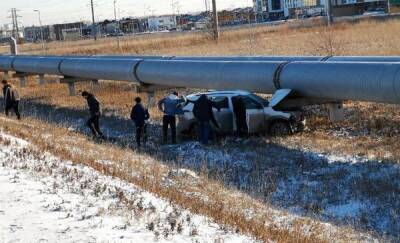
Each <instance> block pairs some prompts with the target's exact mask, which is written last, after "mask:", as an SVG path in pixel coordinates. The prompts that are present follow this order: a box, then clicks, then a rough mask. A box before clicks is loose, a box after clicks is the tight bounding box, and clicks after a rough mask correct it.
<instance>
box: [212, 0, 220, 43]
mask: <svg viewBox="0 0 400 243" xmlns="http://www.w3.org/2000/svg"><path fill="white" fill-rule="evenodd" d="M212 7H213V32H214V40H218V39H219V26H218V10H217V0H212Z"/></svg>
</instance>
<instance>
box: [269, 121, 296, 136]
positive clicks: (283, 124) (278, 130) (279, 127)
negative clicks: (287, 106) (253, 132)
mask: <svg viewBox="0 0 400 243" xmlns="http://www.w3.org/2000/svg"><path fill="white" fill-rule="evenodd" d="M268 133H269V135H271V136H274V137H276V136H287V135H290V134H291V133H292V129H291V127H290V124H289V122H287V121H281V120H279V121H275V122H273V123H272V124H271V125H270V126H269V129H268Z"/></svg>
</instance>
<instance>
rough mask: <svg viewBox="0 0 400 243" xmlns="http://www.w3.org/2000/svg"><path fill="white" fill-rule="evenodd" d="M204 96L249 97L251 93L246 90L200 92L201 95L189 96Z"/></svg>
mask: <svg viewBox="0 0 400 243" xmlns="http://www.w3.org/2000/svg"><path fill="white" fill-rule="evenodd" d="M202 94H205V95H207V96H209V95H249V94H251V93H250V92H248V91H245V90H221V91H208V92H200V93H195V94H190V95H188V96H199V95H202Z"/></svg>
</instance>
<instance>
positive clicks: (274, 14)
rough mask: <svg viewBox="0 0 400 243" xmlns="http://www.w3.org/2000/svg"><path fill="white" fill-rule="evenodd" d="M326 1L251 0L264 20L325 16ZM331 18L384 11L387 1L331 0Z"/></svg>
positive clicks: (255, 9)
mask: <svg viewBox="0 0 400 243" xmlns="http://www.w3.org/2000/svg"><path fill="white" fill-rule="evenodd" d="M326 1H327V0H253V4H254V6H253V8H254V11H255V12H257V15H258V16H265V17H264V18H263V19H265V20H269V21H271V20H278V19H287V18H303V17H311V16H318V15H326V5H327V4H326ZM331 6H332V15H333V16H351V15H360V14H363V13H365V12H366V11H368V10H370V9H378V8H381V9H386V8H387V1H379V0H331Z"/></svg>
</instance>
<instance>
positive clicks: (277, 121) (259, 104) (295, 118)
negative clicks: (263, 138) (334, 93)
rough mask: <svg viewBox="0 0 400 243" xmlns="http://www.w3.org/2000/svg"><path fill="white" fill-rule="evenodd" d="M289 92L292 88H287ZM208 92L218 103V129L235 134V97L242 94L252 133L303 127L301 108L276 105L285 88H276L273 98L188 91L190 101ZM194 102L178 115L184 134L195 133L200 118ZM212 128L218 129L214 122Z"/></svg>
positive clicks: (278, 132)
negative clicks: (196, 113)
mask: <svg viewBox="0 0 400 243" xmlns="http://www.w3.org/2000/svg"><path fill="white" fill-rule="evenodd" d="M288 92H290V91H288ZM202 94H205V95H207V97H208V98H209V99H210V100H211V101H213V102H214V103H216V104H217V106H218V107H219V108H220V110H219V111H218V110H217V109H216V108H213V113H214V117H215V119H216V121H217V122H218V125H219V127H220V129H218V132H219V133H224V134H232V133H234V132H235V131H236V130H237V129H236V117H235V115H234V112H233V104H232V98H233V97H235V96H241V97H242V98H243V100H244V103H245V107H246V122H247V127H248V133H249V134H270V135H274V136H276V135H288V134H292V133H294V132H299V131H302V130H303V129H304V127H305V119H304V116H303V113H302V111H301V110H291V111H281V110H278V109H276V107H277V105H278V104H279V103H280V102H281V101H282V100H283V99H284V98H285V97H286V96H287V95H288V93H287V92H285V90H282V92H277V93H276V94H275V95H274V96H273V97H272V99H271V100H270V101H268V100H266V99H264V98H261V97H260V96H257V95H255V94H253V93H250V92H247V91H240V90H239V91H214V92H205V93H197V94H191V95H188V96H187V97H186V98H187V99H188V100H189V101H193V102H194V101H196V100H197V99H198V98H199V97H200V95H202ZM193 106H194V104H193V103H192V102H187V103H185V104H184V105H183V115H180V116H178V132H180V134H184V135H190V136H196V134H197V122H196V119H195V117H194V115H193ZM213 130H217V129H216V128H215V127H214V126H213Z"/></svg>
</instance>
